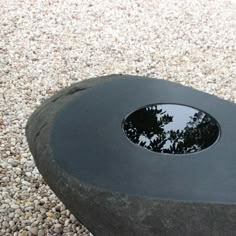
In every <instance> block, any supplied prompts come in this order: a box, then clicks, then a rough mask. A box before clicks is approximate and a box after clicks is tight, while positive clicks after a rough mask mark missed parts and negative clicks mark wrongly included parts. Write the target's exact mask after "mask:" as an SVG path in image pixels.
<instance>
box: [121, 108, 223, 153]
mask: <svg viewBox="0 0 236 236" xmlns="http://www.w3.org/2000/svg"><path fill="white" fill-rule="evenodd" d="M172 106H173V105H172ZM175 106H177V105H175ZM186 109H191V110H192V113H191V114H194V115H192V116H188V117H187V120H188V121H187V122H186V117H185V119H183V120H185V123H184V125H183V124H181V125H180V124H177V123H176V122H175V112H173V110H172V109H171V106H168V105H155V106H149V107H145V108H142V109H140V110H137V111H135V112H134V113H132V114H131V115H130V116H129V117H128V118H127V119H126V120H125V122H124V131H125V133H126V135H127V137H128V138H129V139H130V140H131V141H132V142H134V143H136V144H139V145H140V146H142V147H145V148H147V149H150V150H152V151H155V152H161V153H171V154H184V153H193V152H197V151H200V150H202V149H205V148H207V147H209V146H210V145H212V144H213V143H214V142H215V141H216V139H217V137H218V134H219V130H218V125H217V124H216V122H215V120H214V119H213V118H212V117H210V116H209V115H207V114H205V113H204V112H201V111H197V110H193V109H192V108H189V107H186ZM193 111H194V112H195V111H196V112H195V113H193ZM171 114H172V115H171ZM169 124H172V125H171V127H172V128H171V129H168V127H169V126H168V125H169Z"/></svg>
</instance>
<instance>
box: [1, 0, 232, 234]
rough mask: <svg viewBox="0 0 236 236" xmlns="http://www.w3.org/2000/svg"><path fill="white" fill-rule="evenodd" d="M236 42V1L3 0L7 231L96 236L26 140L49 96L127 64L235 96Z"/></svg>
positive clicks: (126, 68)
mask: <svg viewBox="0 0 236 236" xmlns="http://www.w3.org/2000/svg"><path fill="white" fill-rule="evenodd" d="M235 42H236V2H235V1H234V0H215V1H212V0H147V1H143V0H130V1H127V0H103V1H98V0H93V1H91V0H88V1H82V0H67V1H62V0H51V1H49V0H47V1H46V0H43V1H32V0H19V1H14V0H9V1H7V0H5V1H4V0H0V235H3V236H6V235H14V236H26V235H39V236H44V235H89V232H88V231H87V230H86V228H85V227H83V226H82V225H81V224H80V223H79V222H78V221H77V220H76V219H75V217H74V216H73V215H71V214H70V212H69V211H68V210H67V209H66V208H65V207H64V205H63V204H62V203H61V202H60V201H59V200H58V198H57V197H56V196H55V195H54V193H53V192H52V191H51V190H50V189H49V188H48V186H47V185H46V183H45V182H44V181H43V179H42V177H41V176H40V174H39V173H38V171H37V169H36V167H35V164H34V162H33V159H32V156H31V154H30V152H29V149H28V146H27V142H26V138H25V133H24V132H25V131H24V129H25V125H26V121H27V119H28V117H29V115H30V114H31V113H32V112H33V110H35V108H36V107H37V106H38V105H39V104H40V103H41V102H42V101H43V100H44V99H45V98H48V97H49V96H51V95H52V94H54V93H55V92H56V91H58V90H60V89H62V88H64V87H66V86H68V85H70V84H71V83H74V82H77V81H80V80H84V79H87V78H91V77H94V76H100V75H107V74H114V73H126V74H136V75H145V76H150V77H159V78H163V79H166V80H171V81H177V82H180V83H182V84H185V85H188V86H192V87H194V88H197V89H200V90H202V91H206V92H208V93H211V94H215V95H217V96H219V97H222V98H224V99H227V100H231V101H234V102H235V101H236V81H235V79H236V77H235V75H236V63H235V62H236V46H235ZM104 235H106V234H105V232H104Z"/></svg>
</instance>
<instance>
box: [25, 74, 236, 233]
mask: <svg viewBox="0 0 236 236" xmlns="http://www.w3.org/2000/svg"><path fill="white" fill-rule="evenodd" d="M156 103H160V104H163V103H171V104H172V103H175V104H183V105H185V106H190V107H194V108H197V109H199V110H202V111H204V112H207V113H208V114H210V115H211V116H212V117H214V118H215V119H216V121H217V122H218V123H219V126H220V138H219V139H218V140H217V142H216V143H214V145H212V146H210V147H208V148H207V149H204V150H202V151H200V152H195V153H193V154H191V153H190V154H182V155H166V154H163V153H157V152H152V151H149V150H146V149H144V148H142V147H140V146H138V145H135V144H133V143H132V142H131V141H130V140H129V139H128V138H127V137H126V135H125V133H124V131H123V130H122V122H123V120H124V118H125V117H127V115H128V114H130V113H131V112H133V111H135V110H137V109H139V108H141V107H144V106H146V105H147V104H156ZM235 120H236V106H235V104H233V103H230V102H228V101H224V100H222V99H220V98H217V97H214V96H211V95H208V94H206V93H203V92H200V91H197V90H194V89H191V88H187V87H184V86H182V85H180V84H177V83H172V82H168V81H164V80H157V79H149V78H143V77H137V76H122V75H111V76H105V77H101V78H95V79H90V80H86V81H83V82H80V83H77V84H74V85H72V86H71V87H69V88H66V89H64V90H62V91H60V92H59V93H57V94H56V95H54V96H53V97H51V98H50V99H48V100H46V101H45V103H44V104H42V105H41V106H40V107H39V108H38V109H37V110H36V111H35V112H34V113H33V115H32V116H31V117H30V119H29V121H28V124H27V127H26V135H27V139H28V143H29V147H30V150H31V152H32V154H33V156H34V159H35V162H36V165H37V167H38V169H39V171H40V173H41V174H42V175H43V177H44V179H45V181H46V182H47V183H48V185H49V186H50V187H51V189H52V190H53V191H54V192H55V194H56V195H57V196H58V197H59V199H61V200H62V202H63V203H64V204H65V205H66V206H67V207H68V208H69V209H70V210H71V212H72V213H73V214H74V215H75V216H76V217H77V218H78V219H79V220H80V221H81V222H82V223H83V224H84V225H85V226H87V227H88V229H89V230H91V232H92V233H94V234H95V235H96V236H99V235H104V236H105V235H108V236H112V235H118V236H120V235H122V236H126V235H127V236H131V235H137V236H144V235H145V236H148V235H150V236H151V235H173V236H176V235H177V236H178V235H180V236H185V235H186V236H189V235H190V236H191V235H196V236H201V235H207V236H208V235H219V236H221V235H236V205H235V204H236V171H235V169H236V157H235V151H234V149H235V146H234V145H235V140H236V137H235V136H236V135H235Z"/></svg>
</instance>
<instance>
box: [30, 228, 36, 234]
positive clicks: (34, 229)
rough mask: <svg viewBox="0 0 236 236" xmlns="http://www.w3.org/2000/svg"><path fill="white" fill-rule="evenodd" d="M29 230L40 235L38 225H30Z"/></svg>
mask: <svg viewBox="0 0 236 236" xmlns="http://www.w3.org/2000/svg"><path fill="white" fill-rule="evenodd" d="M29 231H30V232H31V233H32V234H33V235H38V228H37V227H30V228H29Z"/></svg>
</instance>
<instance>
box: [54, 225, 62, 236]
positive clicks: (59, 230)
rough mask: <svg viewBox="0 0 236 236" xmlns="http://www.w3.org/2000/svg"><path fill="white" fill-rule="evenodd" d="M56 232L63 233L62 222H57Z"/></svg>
mask: <svg viewBox="0 0 236 236" xmlns="http://www.w3.org/2000/svg"><path fill="white" fill-rule="evenodd" d="M54 232H55V233H58V234H59V233H61V232H62V225H61V224H55V225H54Z"/></svg>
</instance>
